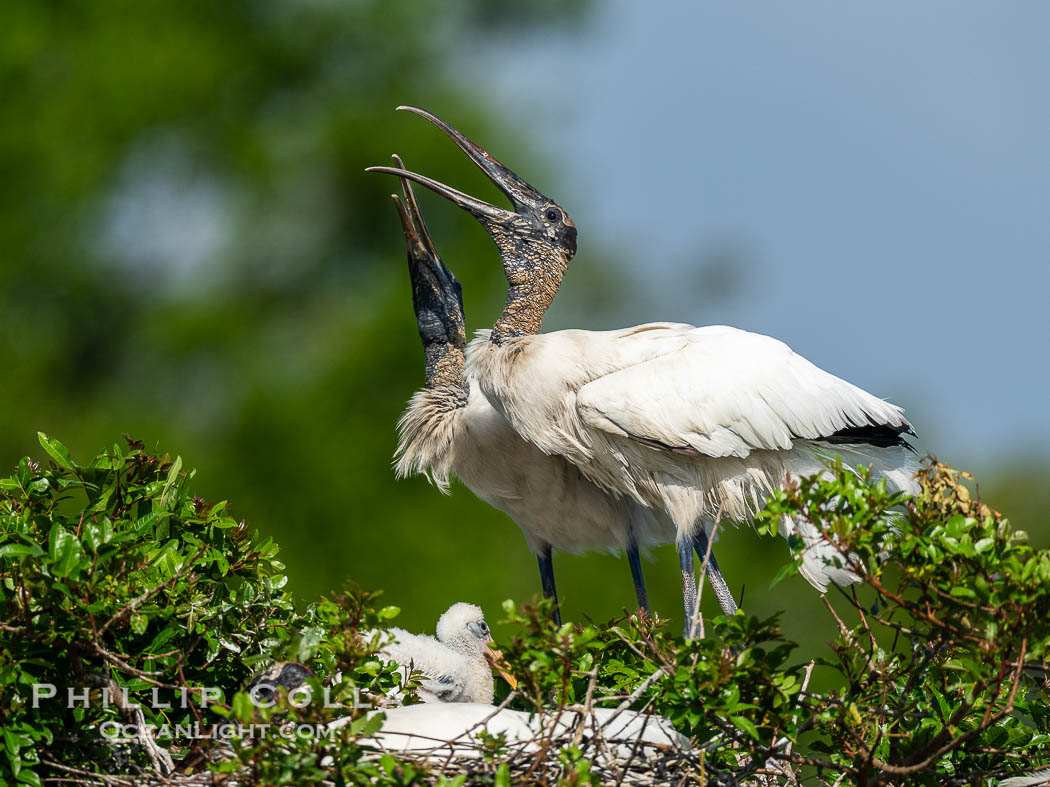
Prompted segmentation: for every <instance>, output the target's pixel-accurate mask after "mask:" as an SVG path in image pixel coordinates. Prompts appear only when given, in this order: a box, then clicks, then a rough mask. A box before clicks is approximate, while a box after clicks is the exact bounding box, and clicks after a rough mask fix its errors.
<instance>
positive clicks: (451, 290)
mask: <svg viewBox="0 0 1050 787" xmlns="http://www.w3.org/2000/svg"><path fill="white" fill-rule="evenodd" d="M392 158H393V159H394V163H395V164H397V167H398V169H399V170H403V169H404V166H405V165H404V162H403V161H401V157H400V156H398V155H397V154H396V153H395V154H394V155H393V157H392ZM401 194H402V196H401V197H398V195H396V194H392V195H391V198H392V199H393V200H394V205H395V206H396V207H397V212H398V215H400V217H401V227H402V229H403V230H404V233H405V245H406V246H407V247H408V258H409V261H410V262H411V264H412V265H413V266H415V267H416V268H417V269H419V268H422V267H423V266H426V267H427V268H429V269H430V271H431V273H432V274H433V275H434V277H435V278H436V279H437V281H438V285H439V286H440V288H441V290H442V292H443V293H444V295H445V296H446V297H454V298H456V299H458V301H459V305H460V310H461V311H462V307H463V303H462V295H461V292H460V288H459V283H458V282H457V281H456V277H455V276H454V275H452V271H450V270H449V269H448V268H447V267H446V266H445V263H444V262H442V261H441V256H440V255H439V254H438V253H437V249H436V248H435V247H434V241H433V240H431V238H430V232H429V231H428V230H427V225H426V222H425V221H423V214H422V212H421V211H420V210H419V203H418V202H416V195H415V193H414V192H413V191H412V186H411V185H410V184H409V182H408V180H407V179H406V178H401Z"/></svg>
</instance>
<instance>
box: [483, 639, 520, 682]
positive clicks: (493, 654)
mask: <svg viewBox="0 0 1050 787" xmlns="http://www.w3.org/2000/svg"><path fill="white" fill-rule="evenodd" d="M485 661H487V662H488V663H489V665H490V666H492V667H493V668H494V669H495V670H496V671H497V672H498V673H499V674H500V675H502V676H503V680H505V681H507V684H508V685H509V686H510V687H511V688H512V689H516V688H518V681H517V679H516V678H515V677H514V676H513V675H511V674H510V666H509V665H508V664H507V662H506V660H505V659H504V658H503V654H502V653H500V652H499V651H498V650H496V649H495V648H493V647H492V646H491V645H489V644H488V643H485Z"/></svg>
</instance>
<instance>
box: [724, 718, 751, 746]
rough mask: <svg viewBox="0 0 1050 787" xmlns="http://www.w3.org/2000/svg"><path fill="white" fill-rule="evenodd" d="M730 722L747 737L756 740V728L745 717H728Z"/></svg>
mask: <svg viewBox="0 0 1050 787" xmlns="http://www.w3.org/2000/svg"><path fill="white" fill-rule="evenodd" d="M729 721H731V722H732V723H733V724H734V725H735V726H736V727H738V728H739V729H741V730H743V731H744V732H746V733H747V734H748V736H749V737H750V738H752V739H754V740H756V741H757V740H758V727H756V726H755V725H754V722H752V721H751V720H750V719H748V718H747V717H745V716H730V717H729Z"/></svg>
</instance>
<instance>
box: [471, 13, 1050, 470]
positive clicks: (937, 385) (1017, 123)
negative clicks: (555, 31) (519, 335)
mask: <svg viewBox="0 0 1050 787" xmlns="http://www.w3.org/2000/svg"><path fill="white" fill-rule="evenodd" d="M1048 32H1050V4H1047V3H1039V2H1011V3H996V4H976V3H973V4H959V3H948V2H928V1H925V0H924V2H922V3H913V2H909V3H906V2H880V3H857V2H841V0H839V1H838V2H807V3H790V4H789V3H769V2H762V3H757V2H756V3H746V4H745V3H720V4H713V3H687V2H673V3H665V4H660V5H654V4H642V3H630V2H626V0H611V1H609V2H600V3H596V5H595V9H594V11H593V12H592V14H591V18H590V19H589V20H588V23H587V24H586V25H584V26H583V27H582V29H566V30H565V31H564V32H563V34H561V35H559V36H556V37H554V38H547V39H543V40H540V39H537V38H532V39H527V40H525V41H519V42H515V43H511V44H507V43H506V42H496V43H494V44H493V45H492V46H491V47H489V48H486V49H485V50H484V51H482V52H480V53H478V54H476V55H475V56H474V57H471V58H468V59H467V60H466V61H465V62H464V63H463V64H462V65H461V67H462V68H466V69H468V70H471V71H473V73H475V74H478V73H484V75H485V78H484V80H479V86H480V87H479V89H482V90H485V91H487V92H489V93H490V94H491V100H492V101H493V102H494V104H495V105H496V106H497V107H498V108H499V109H500V110H501V111H503V112H505V113H507V115H508V116H509V117H510V118H513V119H514V120H516V121H517V122H518V123H520V124H522V125H523V126H525V127H526V128H527V130H528V132H527V133H528V136H529V137H530V138H531V139H532V141H533V144H534V146H535V148H536V149H537V150H538V151H540V152H541V154H542V155H544V156H545V157H547V158H548V159H549V160H550V161H551V162H552V169H554V168H557V169H558V170H560V171H561V184H562V186H561V189H562V190H561V191H560V192H559V193H558V194H554V195H552V196H554V197H555V198H556V199H558V201H559V202H561V203H562V204H563V205H565V206H566V207H567V208H568V209H569V212H570V213H571V215H572V216H573V217H574V219H575V220H576V223H577V224H578V225H579V227H580V245H581V251H584V250H585V249H586V246H587V242H588V238H601V240H602V242H603V245H604V246H606V247H617V248H619V250H620V253H621V254H622V256H623V257H624V258H625V259H628V260H630V261H631V263H632V265H633V266H634V267H635V269H636V271H638V272H640V273H642V274H643V275H644V276H645V277H646V278H648V279H650V280H652V281H653V282H655V283H656V284H657V285H658V286H660V287H663V288H666V291H667V292H668V293H669V297H668V299H667V307H666V308H667V310H668V311H666V312H660V313H657V312H656V311H653V312H652V313H647V314H645V315H638V314H637V312H636V311H632V310H631V309H630V308H628V307H625V310H624V312H625V314H630V316H631V318H632V320H633V321H643V320H649V319H652V320H655V319H682V320H687V321H689V322H693V323H696V324H707V323H714V322H724V323H729V324H732V325H736V326H738V327H742V328H748V329H751V330H756V331H760V332H762V333H768V334H770V335H773V336H776V337H778V338H781V339H783V340H785V341H786V342H788V343H789V344H790V345H791V346H792V347H793V348H794V349H795V350H796V351H798V352H800V353H802V354H803V355H805V356H807V357H808V358H809V359H810V360H812V361H814V362H815V363H817V364H819V365H821V366H823V367H824V368H826V369H828V370H829V371H832V372H834V373H836V374H838V375H840V376H842V377H845V378H846V379H849V380H850V381H852V382H855V383H857V384H858V385H861V386H863V387H865V388H867V389H868V390H870V391H872V392H873V393H876V394H878V395H880V396H885V397H887V398H889V399H892V400H893V401H895V402H898V403H900V404H903V405H904V406H905V407H906V408H907V409H908V411H909V414H910V415H911V416H912V417H913V420H914V421H915V423H916V425H917V426H918V428H919V430H920V433H921V435H922V438H923V441H922V446H923V448H925V449H927V450H933V451H935V452H936V453H938V454H939V455H941V456H942V458H952V459H954V460H955V461H956V462H957V463H959V464H964V465H967V466H971V467H976V468H978V469H979V468H981V467H986V466H988V464H989V463H991V462H992V461H996V460H998V459H1000V458H1002V457H1003V455H1004V454H1006V453H1009V452H1015V451H1018V450H1024V449H1027V450H1036V451H1042V452H1044V453H1045V452H1046V449H1045V448H1044V446H1046V445H1047V443H1048V442H1050V408H1048V407H1047V402H1048V400H1050V396H1048V388H1050V362H1048V360H1047V359H1048V357H1050V351H1048V349H1047V346H1046V345H1047V343H1048V341H1050V331H1048V328H1050V317H1048V316H1047V315H1048V304H1047V293H1048V289H1050V287H1048V284H1050V272H1048V266H1050V253H1048V252H1050V81H1048V77H1050V46H1048V45H1047V40H1048V39H1047V35H1048ZM479 69H481V70H479ZM479 141H481V142H482V144H486V143H488V144H489V145H490V146H491V148H492V149H493V152H494V153H495V154H496V155H497V156H499V155H500V151H499V150H498V149H497V146H496V145H495V144H492V143H491V142H488V141H487V140H479ZM508 163H510V164H511V166H513V161H508ZM523 174H524V173H523ZM526 177H528V176H527V175H526ZM537 185H539V186H540V188H541V189H542V188H543V184H542V183H540V184H537ZM719 245H722V246H725V245H728V246H731V247H733V248H736V249H738V250H740V251H741V252H742V253H743V255H744V257H745V258H746V259H747V260H748V265H747V266H746V270H745V271H744V272H743V273H742V274H741V281H740V289H739V291H738V293H737V294H736V296H735V297H732V298H730V299H728V300H726V301H725V302H724V303H720V304H716V305H714V306H712V305H711V304H710V303H707V302H705V303H704V305H703V307H702V308H701V307H700V306H696V307H692V306H691V305H690V304H689V303H688V302H685V303H683V302H682V300H681V298H676V297H674V294H675V285H676V282H679V281H686V280H689V278H690V275H691V274H694V273H695V271H694V270H691V269H693V268H695V267H696V265H697V262H696V260H697V259H698V258H699V255H702V253H703V250H704V249H706V248H711V247H718V246H719ZM565 286H566V287H569V286H586V283H585V282H581V281H579V280H574V279H572V277H571V276H570V278H568V279H567V280H566V284H565ZM625 297H629V296H628V295H627V294H625ZM578 327H589V326H584V325H581V326H578Z"/></svg>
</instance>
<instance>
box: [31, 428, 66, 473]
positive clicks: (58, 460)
mask: <svg viewBox="0 0 1050 787" xmlns="http://www.w3.org/2000/svg"><path fill="white" fill-rule="evenodd" d="M36 438H37V440H39V441H40V445H41V447H42V448H43V449H44V450H45V451H47V453H48V455H49V456H50V457H51V458H52V459H54V460H55V464H57V465H58V466H59V467H64V468H66V469H67V470H70V469H72V468H75V467H76V464H75V463H74V462H73V460H72V459H70V457H69V449H68V448H66V447H65V446H64V445H62V443H60V442H58V440H53V439H51V438H50V437H48V436H47V435H46V434H44V433H43V432H37V433H36Z"/></svg>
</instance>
